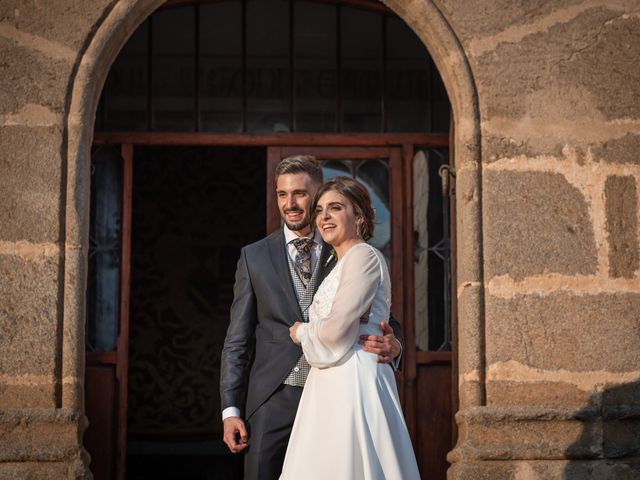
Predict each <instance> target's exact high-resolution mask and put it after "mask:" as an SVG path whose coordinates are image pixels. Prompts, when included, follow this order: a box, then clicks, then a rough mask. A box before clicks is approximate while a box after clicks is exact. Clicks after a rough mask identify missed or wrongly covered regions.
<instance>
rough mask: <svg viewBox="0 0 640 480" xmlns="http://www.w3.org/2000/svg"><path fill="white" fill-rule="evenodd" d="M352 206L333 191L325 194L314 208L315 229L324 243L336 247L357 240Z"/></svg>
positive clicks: (342, 196)
mask: <svg viewBox="0 0 640 480" xmlns="http://www.w3.org/2000/svg"><path fill="white" fill-rule="evenodd" d="M356 222H357V218H356V215H355V212H354V209H353V204H352V203H351V202H350V201H349V199H348V198H347V197H345V196H344V195H341V194H340V193H338V192H336V191H335V190H329V191H328V192H325V193H324V194H323V195H322V196H321V197H320V199H319V200H318V205H317V207H316V227H317V228H318V230H319V231H320V235H322V238H323V239H324V241H325V242H327V243H328V244H330V245H332V246H334V247H336V246H339V245H341V244H343V243H344V242H345V241H349V240H355V239H357V238H358V236H357V233H356Z"/></svg>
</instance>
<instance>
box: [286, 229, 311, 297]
mask: <svg viewBox="0 0 640 480" xmlns="http://www.w3.org/2000/svg"><path fill="white" fill-rule="evenodd" d="M291 243H293V246H294V247H296V250H298V254H297V255H296V258H295V262H294V265H293V266H294V268H295V271H296V273H297V274H298V278H300V281H301V282H302V284H303V285H304V288H307V285H308V284H309V280H311V247H312V246H313V240H312V239H311V238H306V237H303V238H296V239H295V240H293V241H292V242H291Z"/></svg>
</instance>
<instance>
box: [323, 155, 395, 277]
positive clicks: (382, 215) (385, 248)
mask: <svg viewBox="0 0 640 480" xmlns="http://www.w3.org/2000/svg"><path fill="white" fill-rule="evenodd" d="M322 170H323V173H324V178H325V180H329V179H330V178H334V177H339V176H347V177H352V178H355V179H356V180H358V181H359V182H360V183H362V184H363V185H364V186H365V187H367V190H368V191H369V195H370V196H371V202H372V203H373V208H374V211H375V228H374V231H373V237H371V239H369V241H368V243H370V244H371V245H373V246H374V247H376V248H377V249H378V250H380V251H381V252H382V253H383V255H384V256H385V258H386V259H387V264H388V265H390V264H391V214H390V203H389V201H390V198H389V164H388V162H387V160H386V159H366V160H327V161H324V162H323V165H322Z"/></svg>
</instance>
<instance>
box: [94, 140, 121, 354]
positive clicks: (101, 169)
mask: <svg viewBox="0 0 640 480" xmlns="http://www.w3.org/2000/svg"><path fill="white" fill-rule="evenodd" d="M121 191H122V158H121V157H120V152H119V149H118V148H116V147H100V148H98V149H96V150H95V151H94V152H93V154H92V158H91V211H90V224H89V273H88V281H87V283H88V284H87V319H86V321H87V336H86V350H87V352H111V351H115V349H116V339H117V336H118V314H119V306H118V303H119V299H120V245H121V243H120V224H121V222H122V207H121Z"/></svg>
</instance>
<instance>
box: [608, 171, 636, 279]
mask: <svg viewBox="0 0 640 480" xmlns="http://www.w3.org/2000/svg"><path fill="white" fill-rule="evenodd" d="M605 198H606V211H607V225H606V228H607V233H608V240H609V275H611V276H612V277H625V278H633V276H634V275H635V272H636V271H637V270H638V268H639V267H640V244H639V242H640V239H639V238H638V187H637V185H636V180H635V178H633V177H622V176H611V177H608V178H607V180H606V183H605Z"/></svg>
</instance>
